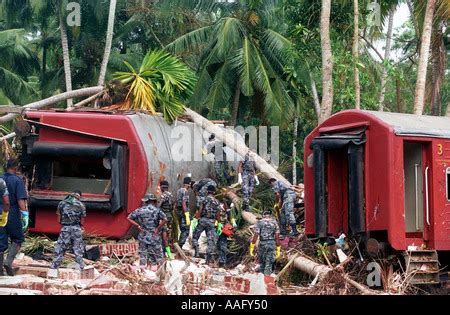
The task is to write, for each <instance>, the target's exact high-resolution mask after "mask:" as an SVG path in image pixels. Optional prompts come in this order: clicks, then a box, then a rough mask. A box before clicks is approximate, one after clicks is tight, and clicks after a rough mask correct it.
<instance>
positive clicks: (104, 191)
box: [20, 110, 236, 238]
mask: <svg viewBox="0 0 450 315" xmlns="http://www.w3.org/2000/svg"><path fill="white" fill-rule="evenodd" d="M25 122H26V124H24V126H25V130H26V131H25V132H21V133H23V134H21V136H22V146H23V147H22V152H21V156H20V160H21V165H22V167H23V171H24V175H25V176H26V177H27V178H28V180H29V183H30V198H29V208H30V231H31V232H37V233H46V234H57V233H58V232H59V229H60V226H59V224H58V222H57V218H56V213H55V211H56V207H57V205H58V203H59V202H60V201H61V200H62V199H63V198H64V197H65V196H66V194H67V192H69V191H72V190H75V189H79V190H81V191H82V192H83V196H82V201H83V202H84V203H85V204H86V207H87V210H88V216H87V218H86V224H85V230H86V232H87V233H88V234H90V235H98V236H104V237H111V238H124V237H128V236H130V235H131V234H132V233H133V230H132V229H131V224H130V223H129V222H128V221H127V220H126V218H127V216H128V214H129V213H130V212H131V211H133V210H135V209H136V208H138V207H139V206H140V205H141V198H142V197H143V195H144V194H145V193H146V192H152V193H157V191H158V185H159V182H160V181H161V180H163V179H165V180H168V181H169V183H170V185H171V191H172V192H173V193H175V192H176V190H177V189H178V188H179V187H181V185H182V181H183V178H184V176H186V175H187V174H193V177H192V178H193V180H199V179H201V178H204V177H207V176H209V174H210V172H211V165H210V163H209V162H207V161H206V160H205V159H204V158H203V156H202V149H203V147H204V145H205V144H206V141H207V140H208V136H209V134H208V133H206V132H205V131H204V130H203V129H201V128H198V127H196V126H195V125H194V124H193V123H191V122H183V121H178V122H177V123H176V124H174V125H168V124H167V123H166V122H165V121H164V119H163V118H162V117H161V116H160V115H154V116H150V115H145V114H140V113H114V112H107V111H87V112H83V111H81V112H64V111H62V112H61V111H53V110H49V111H28V112H27V113H26V114H25ZM175 127H180V129H175ZM182 145H186V147H185V148H187V150H188V152H187V155H186V154H184V155H183V156H181V157H175V156H174V153H176V152H178V151H177V150H178V149H180V150H181V149H182V148H180V146H182ZM227 158H229V159H230V160H232V161H234V160H236V157H235V156H232V153H230V152H228V153H227ZM191 199H193V198H191Z"/></svg>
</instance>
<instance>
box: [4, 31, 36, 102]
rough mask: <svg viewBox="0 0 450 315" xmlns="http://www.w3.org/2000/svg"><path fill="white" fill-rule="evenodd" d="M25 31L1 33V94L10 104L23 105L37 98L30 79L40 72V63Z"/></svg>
mask: <svg viewBox="0 0 450 315" xmlns="http://www.w3.org/2000/svg"><path fill="white" fill-rule="evenodd" d="M27 35H28V33H27V32H26V31H25V30H24V29H9V30H5V31H0V56H1V58H0V94H1V95H2V96H3V97H2V101H3V102H5V103H8V104H11V103H14V104H21V103H25V102H26V101H29V100H30V99H32V98H34V97H36V96H37V92H36V90H35V88H34V87H33V85H32V84H31V83H30V82H29V81H28V77H29V76H31V75H33V74H34V73H35V72H37V71H39V61H38V58H37V56H36V55H35V54H34V52H33V51H32V47H31V46H32V43H31V41H30V40H29V39H28V38H27Z"/></svg>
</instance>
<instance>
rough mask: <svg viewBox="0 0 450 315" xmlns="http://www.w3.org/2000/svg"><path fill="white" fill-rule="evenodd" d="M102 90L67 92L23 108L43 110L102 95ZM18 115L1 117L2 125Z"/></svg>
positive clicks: (87, 89)
mask: <svg viewBox="0 0 450 315" xmlns="http://www.w3.org/2000/svg"><path fill="white" fill-rule="evenodd" d="M102 90H103V87H101V86H95V87H88V88H84V89H79V90H75V91H70V92H65V93H61V94H58V95H55V96H51V97H49V98H46V99H43V100H40V101H38V102H34V103H30V104H28V105H25V106H23V109H24V110H26V109H41V108H44V107H47V106H50V105H53V104H56V103H58V102H62V101H65V100H68V99H72V98H76V97H85V96H90V95H94V94H97V93H100V92H101V91H102ZM18 115H19V114H16V113H10V114H7V115H4V116H1V117H0V123H5V122H8V121H10V120H13V119H14V118H16V117H17V116H18Z"/></svg>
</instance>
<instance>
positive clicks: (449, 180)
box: [445, 167, 450, 201]
mask: <svg viewBox="0 0 450 315" xmlns="http://www.w3.org/2000/svg"><path fill="white" fill-rule="evenodd" d="M445 176H446V181H445V182H446V184H447V185H446V186H447V200H448V201H450V167H449V168H447V170H446V172H445Z"/></svg>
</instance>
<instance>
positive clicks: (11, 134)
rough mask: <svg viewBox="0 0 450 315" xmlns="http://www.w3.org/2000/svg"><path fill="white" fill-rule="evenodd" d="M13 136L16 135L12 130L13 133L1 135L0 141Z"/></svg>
mask: <svg viewBox="0 0 450 315" xmlns="http://www.w3.org/2000/svg"><path fill="white" fill-rule="evenodd" d="M15 136H16V133H15V132H13V133H10V134H8V135H6V136H3V137H1V138H0V141H5V140H8V139H11V138H14V137H15Z"/></svg>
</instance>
